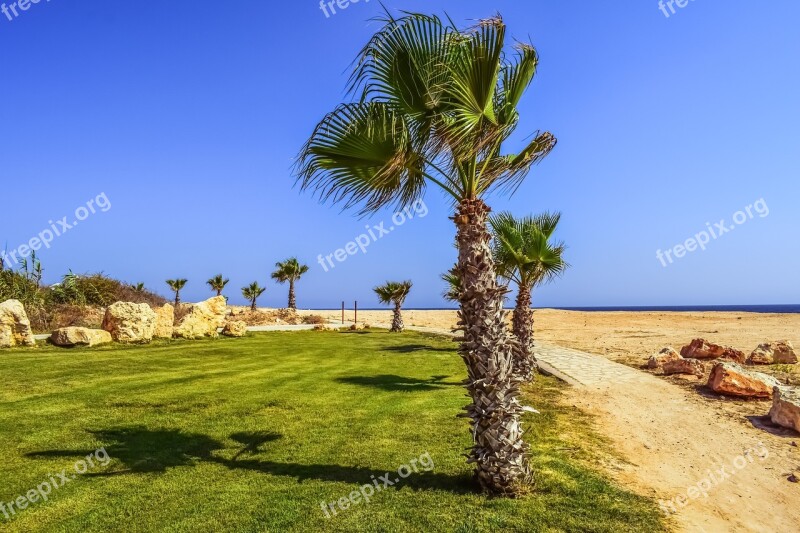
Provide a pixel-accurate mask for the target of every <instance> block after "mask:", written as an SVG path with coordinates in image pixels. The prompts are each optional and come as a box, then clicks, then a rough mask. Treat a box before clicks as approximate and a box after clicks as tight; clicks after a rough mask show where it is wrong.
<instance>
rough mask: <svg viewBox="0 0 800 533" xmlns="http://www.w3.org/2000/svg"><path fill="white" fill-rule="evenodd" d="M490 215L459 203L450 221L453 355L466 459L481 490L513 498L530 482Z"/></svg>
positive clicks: (477, 203) (477, 204)
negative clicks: (463, 397) (457, 288)
mask: <svg viewBox="0 0 800 533" xmlns="http://www.w3.org/2000/svg"><path fill="white" fill-rule="evenodd" d="M489 212H490V209H489V208H488V207H487V206H486V204H484V203H483V202H482V201H481V200H465V201H463V202H462V203H461V204H460V205H459V208H458V213H457V215H456V217H455V222H456V226H457V228H458V235H457V240H458V249H459V250H458V264H457V266H456V270H457V274H458V276H459V279H460V280H461V283H462V290H461V294H460V299H459V300H460V303H461V309H460V311H459V329H461V330H462V331H463V333H464V337H463V339H461V347H460V348H459V354H460V355H461V357H462V359H463V360H464V362H465V363H466V365H467V372H468V375H469V377H468V380H467V382H466V387H467V391H468V393H469V396H470V397H471V398H472V404H471V405H468V406H467V407H466V408H465V409H466V411H467V413H466V415H462V416H466V417H469V418H470V419H471V429H472V435H473V440H474V445H473V447H472V450H471V451H470V454H469V461H468V462H470V463H475V474H476V477H477V478H478V481H479V483H480V485H481V487H482V488H483V489H484V490H486V491H488V492H490V493H493V494H500V495H506V496H515V495H517V494H520V493H521V492H523V491H524V490H525V487H526V485H529V484H530V482H531V481H532V479H533V474H532V472H531V469H530V465H529V464H528V446H527V445H526V444H525V442H524V441H523V439H522V434H523V431H522V427H521V421H520V418H521V415H522V413H523V409H522V406H521V405H520V403H519V400H518V399H517V396H518V395H519V387H520V384H521V380H520V379H519V378H518V377H517V376H515V375H514V354H515V352H516V351H517V350H518V349H519V348H518V344H517V342H516V340H515V339H514V338H513V336H512V335H511V334H510V332H509V331H508V329H507V327H506V324H505V311H504V310H503V300H504V297H505V294H506V291H507V290H506V289H505V288H504V287H502V286H500V285H499V284H498V283H497V277H496V274H495V270H494V262H493V260H492V251H491V248H490V236H489V232H488V231H487V229H486V220H487V217H488V215H489Z"/></svg>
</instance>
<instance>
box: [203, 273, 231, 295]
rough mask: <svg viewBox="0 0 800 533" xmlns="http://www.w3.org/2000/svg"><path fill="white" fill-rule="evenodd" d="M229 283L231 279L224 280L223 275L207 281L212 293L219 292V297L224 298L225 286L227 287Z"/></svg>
mask: <svg viewBox="0 0 800 533" xmlns="http://www.w3.org/2000/svg"><path fill="white" fill-rule="evenodd" d="M229 281H230V280H229V279H226V278H223V277H222V274H217V275H216V276H214V277H213V278H211V279H210V280H208V281H206V284H207V285H208V286H209V287H211V290H212V291H217V296H222V291H223V289H225V285H227V284H228V282H229Z"/></svg>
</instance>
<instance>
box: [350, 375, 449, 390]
mask: <svg viewBox="0 0 800 533" xmlns="http://www.w3.org/2000/svg"><path fill="white" fill-rule="evenodd" d="M446 378H447V376H433V377H431V378H430V379H417V378H407V377H403V376H396V375H394V374H384V375H380V376H348V377H344V378H336V381H338V382H339V383H347V384H348V385H361V386H363V387H375V388H377V389H381V390H384V391H388V392H424V391H432V390H440V389H444V388H446V387H453V386H460V385H462V384H461V383H449V382H445V381H444V379H446Z"/></svg>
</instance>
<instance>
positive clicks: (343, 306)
mask: <svg viewBox="0 0 800 533" xmlns="http://www.w3.org/2000/svg"><path fill="white" fill-rule="evenodd" d="M342 324H344V302H342Z"/></svg>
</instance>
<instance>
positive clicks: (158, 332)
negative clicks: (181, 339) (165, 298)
mask: <svg viewBox="0 0 800 533" xmlns="http://www.w3.org/2000/svg"><path fill="white" fill-rule="evenodd" d="M153 311H155V313H156V329H155V331H154V332H153V337H155V338H157V339H171V338H172V328H173V327H174V326H175V308H174V307H173V306H172V305H170V304H165V305H162V306H161V307H157V308H155V309H153Z"/></svg>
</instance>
